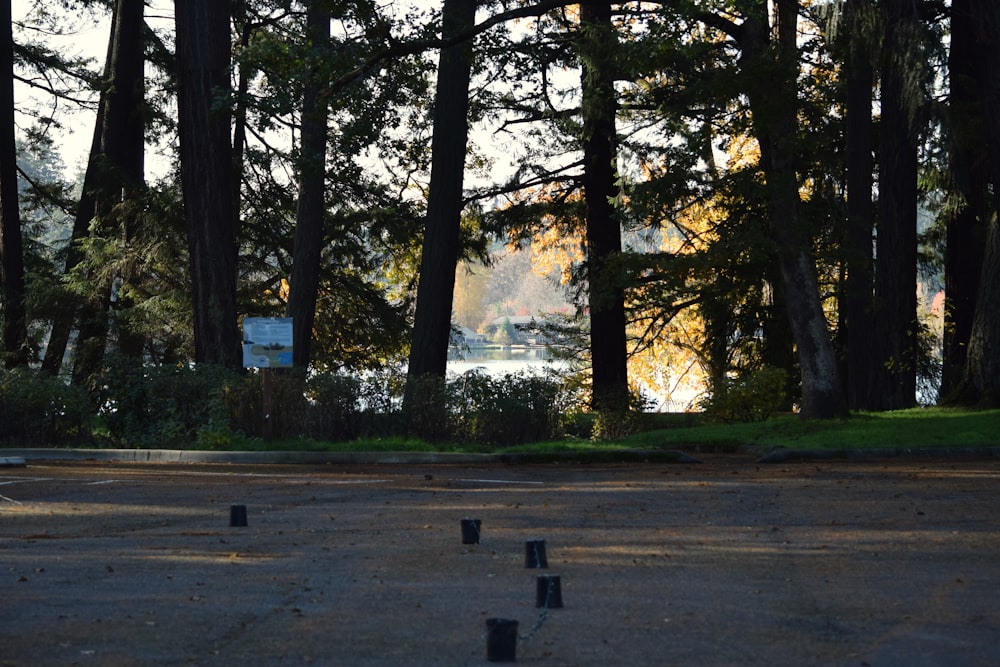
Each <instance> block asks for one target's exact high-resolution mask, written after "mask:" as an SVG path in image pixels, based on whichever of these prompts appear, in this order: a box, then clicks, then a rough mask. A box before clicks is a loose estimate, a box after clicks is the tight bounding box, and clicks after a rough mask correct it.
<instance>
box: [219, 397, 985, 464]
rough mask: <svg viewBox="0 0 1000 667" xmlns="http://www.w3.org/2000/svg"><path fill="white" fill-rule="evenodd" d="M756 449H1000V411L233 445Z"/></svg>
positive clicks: (667, 422)
mask: <svg viewBox="0 0 1000 667" xmlns="http://www.w3.org/2000/svg"><path fill="white" fill-rule="evenodd" d="M695 446H700V447H721V448H733V449H735V448H737V447H755V448H757V449H762V450H770V449H776V448H788V449H808V450H822V449H836V450H841V449H863V448H901V447H986V446H1000V410H983V411H970V410H957V409H946V408H917V409H913V410H902V411H898V412H883V413H856V414H852V415H851V416H850V417H848V418H846V419H840V420H830V421H805V420H802V419H799V418H798V417H797V416H794V415H780V416H775V417H772V418H770V419H768V420H767V421H764V422H759V423H753V424H735V423H734V424H713V423H701V420H700V418H699V416H698V415H689V414H685V415H678V414H671V415H648V416H647V418H646V419H644V420H643V425H642V427H641V430H640V432H638V433H635V434H633V435H629V436H626V437H624V438H621V439H619V440H615V441H610V442H608V441H592V440H586V439H580V438H577V439H572V438H567V439H564V440H559V441H551V442H538V443H531V444H526V445H519V446H516V447H507V448H502V449H487V448H484V447H481V446H475V445H471V446H462V445H456V444H454V443H446V444H434V443H427V442H423V441H419V440H406V439H402V438H388V439H378V440H355V441H351V442H340V443H328V442H316V441H311V440H305V439H301V440H283V441H275V442H271V443H265V442H264V441H262V440H248V441H242V442H238V443H233V445H232V447H231V448H232V449H239V450H244V451H246V450H289V451H291V450H297V451H353V452H380V451H382V452H386V451H393V452H400V451H414V452H448V451H452V452H473V453H474V452H488V451H489V452H496V453H511V454H516V453H537V454H551V453H560V452H577V453H583V452H612V451H614V450H616V449H649V450H663V449H684V448H688V447H695Z"/></svg>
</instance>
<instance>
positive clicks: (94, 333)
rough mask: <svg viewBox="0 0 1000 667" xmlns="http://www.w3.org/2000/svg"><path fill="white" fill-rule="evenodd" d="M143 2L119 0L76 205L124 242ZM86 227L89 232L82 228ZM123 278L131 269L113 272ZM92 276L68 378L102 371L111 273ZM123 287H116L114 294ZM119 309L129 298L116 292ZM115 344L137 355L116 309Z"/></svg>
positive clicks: (138, 134)
mask: <svg viewBox="0 0 1000 667" xmlns="http://www.w3.org/2000/svg"><path fill="white" fill-rule="evenodd" d="M142 28H143V2H142V0H118V2H117V3H116V5H115V11H114V20H113V22H112V30H111V40H110V45H109V49H108V66H107V68H106V72H107V73H108V74H109V76H108V77H107V79H106V81H105V87H104V90H102V92H101V108H102V112H101V113H99V114H98V125H97V127H96V130H95V136H96V137H97V142H96V143H97V150H96V151H92V152H91V156H90V162H91V163H93V170H92V171H91V166H90V164H88V172H89V173H91V174H92V176H93V179H92V181H91V186H92V190H91V191H90V193H88V194H87V195H85V196H90V197H92V198H93V199H92V202H89V203H88V205H86V206H85V205H84V202H83V201H81V206H80V208H79V211H81V212H85V213H89V214H90V217H91V219H90V220H88V221H87V225H88V226H89V225H90V224H92V221H93V220H94V218H95V217H96V221H95V222H96V224H97V232H98V233H99V234H101V235H107V236H112V235H118V236H119V238H120V239H121V242H122V243H123V245H126V246H127V244H128V243H129V241H130V239H131V238H133V237H134V236H135V234H136V231H135V230H136V224H137V223H136V217H137V215H138V211H137V209H138V207H137V206H136V205H135V204H134V202H135V200H136V198H137V197H139V195H140V193H141V190H142V187H143V169H144V155H145V153H144V142H145V122H144V121H143V115H144V110H143V107H144V73H143V65H144V62H145V61H144V57H143V40H142ZM87 233H88V234H90V233H91V231H90V230H89V229H88V231H87ZM118 277H119V278H120V279H121V280H122V285H123V286H124V285H125V281H127V280H130V279H131V276H124V275H119V276H118ZM91 279H92V280H93V281H94V282H95V283H96V288H95V290H94V298H93V299H89V300H86V301H84V302H83V303H81V304H80V326H79V335H78V336H77V347H76V353H75V355H74V364H73V382H74V384H77V385H78V386H91V385H93V384H94V381H95V378H96V377H97V376H98V374H99V373H100V371H101V368H102V366H103V361H104V354H105V350H106V347H107V340H108V334H109V326H110V324H111V320H110V309H111V306H112V289H113V287H112V285H113V280H112V276H111V275H110V273H102V274H96V273H95V274H92V276H91ZM124 291H125V290H120V291H119V294H121V293H122V292H124ZM116 305H118V306H119V310H120V311H121V310H123V309H124V308H126V307H128V306H130V305H131V304H130V303H129V302H128V301H127V300H124V299H122V298H118V299H116ZM115 330H116V333H117V340H118V346H119V349H120V350H121V351H122V352H123V353H124V354H125V355H127V356H130V357H132V358H135V359H138V358H139V357H140V356H141V354H142V343H143V338H142V337H141V336H139V335H137V334H135V333H134V332H133V331H132V329H131V327H130V326H129V325H128V323H127V322H125V321H124V318H123V316H121V312H119V318H118V319H117V320H116V322H115Z"/></svg>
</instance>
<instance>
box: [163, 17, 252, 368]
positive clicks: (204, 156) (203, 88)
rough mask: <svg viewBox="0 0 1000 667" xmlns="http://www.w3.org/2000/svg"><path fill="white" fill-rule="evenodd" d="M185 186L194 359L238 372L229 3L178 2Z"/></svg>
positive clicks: (179, 104) (179, 96)
mask: <svg viewBox="0 0 1000 667" xmlns="http://www.w3.org/2000/svg"><path fill="white" fill-rule="evenodd" d="M175 13H176V23H177V64H178V68H177V107H178V132H179V135H180V158H181V186H182V189H183V193H184V217H185V221H186V224H187V236H188V251H189V256H190V258H189V261H190V265H191V286H192V298H191V302H192V308H193V311H194V343H195V361H196V362H197V363H205V364H218V365H221V366H225V367H227V368H231V369H234V370H236V369H239V368H240V366H241V364H242V358H241V351H240V337H239V331H238V329H237V326H236V240H235V236H234V226H235V222H234V218H235V214H234V206H233V193H232V190H233V187H232V185H233V161H232V144H231V138H230V134H229V132H230V117H231V111H230V109H229V106H228V102H227V100H228V97H229V94H230V92H231V91H230V83H229V66H230V56H229V54H230V35H229V4H228V3H227V2H218V1H217V0H177V1H176V3H175Z"/></svg>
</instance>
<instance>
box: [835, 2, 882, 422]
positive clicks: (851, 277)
mask: <svg viewBox="0 0 1000 667" xmlns="http://www.w3.org/2000/svg"><path fill="white" fill-rule="evenodd" d="M871 11H872V6H871V0H848V2H847V21H848V37H847V39H848V44H847V47H846V48H847V149H846V153H847V233H846V234H845V235H844V254H845V256H846V267H847V279H846V287H845V295H844V296H845V304H844V309H843V310H844V315H845V318H844V319H845V320H846V329H847V378H846V384H847V406H848V407H849V408H850V409H852V410H860V409H866V408H868V407H870V401H871V398H872V397H871V387H872V362H871V354H870V351H871V343H872V336H873V328H872V307H873V303H872V298H873V289H874V282H873V264H872V250H873V248H872V243H873V240H874V237H873V233H874V227H875V224H874V209H873V206H872V185H873V177H872V171H873V169H874V161H873V160H872V140H873V137H874V134H873V131H872V130H873V123H872V89H873V85H874V70H873V67H872V64H871V52H870V50H869V49H868V48H867V46H866V43H867V37H868V36H867V34H866V31H865V30H864V27H863V26H864V25H865V18H866V16H867V15H868V14H869V13H870V12H871Z"/></svg>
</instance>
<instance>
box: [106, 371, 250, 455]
mask: <svg viewBox="0 0 1000 667" xmlns="http://www.w3.org/2000/svg"><path fill="white" fill-rule="evenodd" d="M103 380H104V381H103V383H102V387H101V415H102V418H103V421H104V424H105V426H106V428H107V431H108V435H109V436H110V438H111V439H112V441H113V443H114V444H115V445H117V446H124V447H136V448H151V447H164V448H188V447H190V446H191V444H192V443H198V445H199V446H202V447H206V446H207V447H211V448H213V449H219V448H223V447H225V446H227V445H228V444H229V443H230V442H231V441H232V440H233V439H235V438H238V437H239V434H238V433H236V432H235V431H234V430H233V429H232V427H231V423H230V418H229V414H228V410H227V405H226V403H225V400H224V397H225V395H226V392H227V391H228V390H230V389H231V388H232V387H234V386H237V385H238V384H239V383H240V382H241V380H240V377H239V375H237V374H235V373H233V372H231V371H228V370H226V369H224V368H220V367H217V366H208V365H198V366H190V365H186V364H179V365H176V366H145V367H143V366H139V365H138V364H136V363H134V362H131V361H129V360H126V359H123V358H111V359H109V360H108V364H107V367H106V369H105V375H104V378H103Z"/></svg>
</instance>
